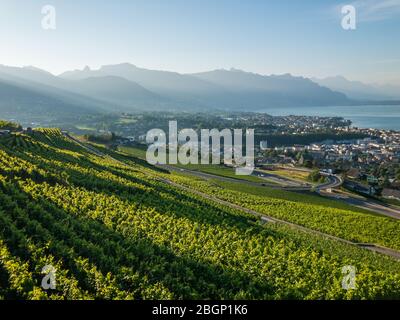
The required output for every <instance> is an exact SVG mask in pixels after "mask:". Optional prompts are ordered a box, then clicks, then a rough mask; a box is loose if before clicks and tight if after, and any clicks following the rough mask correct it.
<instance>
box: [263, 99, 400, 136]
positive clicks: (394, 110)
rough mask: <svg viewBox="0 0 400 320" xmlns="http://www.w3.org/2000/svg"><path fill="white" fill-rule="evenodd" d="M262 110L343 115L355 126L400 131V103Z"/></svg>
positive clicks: (264, 110) (268, 109) (274, 113)
mask: <svg viewBox="0 0 400 320" xmlns="http://www.w3.org/2000/svg"><path fill="white" fill-rule="evenodd" d="M261 112H265V113H268V114H270V115H273V116H287V115H303V116H321V117H343V118H345V119H349V120H351V121H352V122H353V126H355V127H360V128H377V129H392V130H399V131H400V105H396V106H331V107H293V108H267V109H263V110H262V111H261Z"/></svg>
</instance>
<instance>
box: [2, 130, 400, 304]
mask: <svg viewBox="0 0 400 320" xmlns="http://www.w3.org/2000/svg"><path fill="white" fill-rule="evenodd" d="M99 149H101V151H102V152H103V153H104V154H105V155H104V156H99V155H95V154H92V153H91V152H89V151H88V150H87V149H85V148H83V147H82V146H81V145H79V144H76V143H75V142H74V141H72V140H69V139H68V138H66V137H64V136H63V135H62V134H61V132H60V131H59V130H57V129H43V130H36V131H35V132H34V133H33V134H32V135H24V134H19V135H12V136H11V137H7V138H4V139H0V156H1V157H0V161H1V167H0V271H1V272H0V275H1V276H0V297H1V298H3V299H382V298H391V299H394V298H397V299H398V298H399V297H400V266H399V263H398V261H395V260H393V259H392V258H389V257H386V256H383V255H379V254H374V253H372V252H370V251H367V250H364V249H360V248H357V247H354V246H350V245H346V244H342V243H341V242H337V241H333V240H329V239H326V238H325V237H322V236H318V235H315V234H310V233H306V232H302V231H298V230H295V229H292V228H288V227H286V226H285V225H280V224H262V223H261V221H260V220H259V219H258V218H256V217H254V216H252V215H250V214H248V213H246V212H244V211H242V210H238V209H233V208H231V207H229V206H225V205H222V204H219V203H217V202H215V201H213V200H212V199H207V198H205V197H203V196H201V195H198V194H196V193H194V192H193V191H188V190H184V189H182V188H181V187H176V186H172V185H171V184H169V183H167V182H166V179H169V180H171V181H175V182H176V183H179V184H180V185H187V186H190V188H194V189H196V190H201V191H202V192H204V193H209V194H212V195H213V196H217V197H221V198H224V199H227V200H229V201H230V202H232V203H240V204H241V205H243V206H246V207H254V208H256V209H257V210H259V211H265V212H267V213H268V214H271V215H274V216H279V217H282V218H285V219H287V220H291V219H295V220H300V221H299V222H301V223H302V224H304V225H309V226H311V227H312V228H315V229H321V228H323V229H327V230H326V231H327V232H331V233H332V234H338V233H339V234H340V235H342V236H343V237H347V238H354V239H356V238H358V237H365V238H368V240H371V241H372V240H374V241H375V240H376V241H379V242H380V243H383V244H386V245H388V246H392V247H394V248H398V247H399V241H400V240H399V237H398V234H399V233H398V228H399V227H398V226H399V223H398V222H394V221H392V220H390V219H378V218H377V217H374V216H371V215H367V214H364V213H360V212H356V211H351V210H350V208H349V209H348V210H345V209H339V208H334V207H330V206H325V205H319V204H316V203H308V202H302V201H301V200H302V199H301V198H299V199H298V200H297V201H295V200H294V198H292V197H297V195H293V194H290V195H288V196H287V197H288V198H287V199H284V197H285V196H283V195H281V196H278V194H273V192H272V191H271V190H269V191H268V192H271V193H270V196H268V193H266V194H263V195H262V196H260V195H255V194H251V192H244V191H243V190H242V191H235V190H232V189H234V188H235V187H232V186H230V187H229V188H223V187H222V186H216V185H215V182H212V181H211V182H204V181H201V180H195V179H193V177H191V178H187V177H185V176H182V175H178V174H169V173H166V172H163V171H162V170H159V169H156V168H154V167H152V166H150V165H146V164H145V163H144V162H143V160H142V161H138V159H137V158H135V157H129V156H127V155H125V154H122V153H116V152H113V151H111V150H107V149H105V148H102V147H99ZM252 192H254V193H256V192H259V191H258V190H257V191H254V190H253V191H252ZM266 192H267V191H266ZM278 197H281V198H278ZM310 199H311V198H310ZM313 199H314V198H313ZM315 201H317V200H315ZM319 217H320V218H319ZM328 218H329V219H328ZM339 221H340V223H339ZM343 222H344V224H343ZM336 223H337V225H336ZM45 265H51V266H53V267H54V268H55V269H56V272H57V273H56V275H57V286H56V289H55V290H51V291H45V290H43V289H42V288H41V285H40V284H41V279H42V278H43V274H42V272H41V271H42V268H43V267H44V266H45ZM346 265H351V266H354V267H355V268H356V270H357V278H356V289H353V290H345V289H343V288H342V280H343V274H342V267H343V266H346Z"/></svg>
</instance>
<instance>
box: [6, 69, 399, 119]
mask: <svg viewBox="0 0 400 320" xmlns="http://www.w3.org/2000/svg"><path fill="white" fill-rule="evenodd" d="M385 90H386V91H385ZM392 91H393V92H395V90H394V89H393V90H392ZM389 92H390V90H388V88H380V89H379V88H375V87H374V89H373V88H371V86H370V85H365V84H363V83H359V82H351V81H348V80H346V79H345V78H343V77H334V78H326V79H309V78H304V77H295V76H292V75H290V74H284V75H269V76H267V75H260V74H256V73H250V72H245V71H241V70H237V69H230V70H224V69H220V70H214V71H209V72H202V73H195V74H180V73H176V72H170V71H159V70H149V69H144V68H139V67H137V66H135V65H133V64H129V63H123V64H116V65H106V66H102V67H101V68H99V69H97V70H92V69H90V68H89V67H86V68H84V69H83V70H74V71H68V72H65V73H63V74H61V75H58V76H55V75H53V74H51V73H49V72H47V71H44V70H41V69H38V68H35V67H22V68H19V67H10V66H3V65H0V116H2V117H8V118H10V117H13V118H17V119H18V118H19V117H21V115H25V116H29V115H30V114H35V115H38V114H39V115H43V116H48V115H52V116H59V117H67V116H76V115H80V114H92V113H110V112H136V111H156V110H162V111H178V110H183V111H213V110H229V111H238V110H240V111H260V110H265V109H267V108H268V107H282V108H284V107H294V106H296V107H302V106H321V107H322V106H328V105H349V104H357V101H356V100H360V101H363V102H365V101H369V100H374V99H378V100H379V99H381V100H390V99H395V98H398V95H397V96H396V95H391V94H390V93H389Z"/></svg>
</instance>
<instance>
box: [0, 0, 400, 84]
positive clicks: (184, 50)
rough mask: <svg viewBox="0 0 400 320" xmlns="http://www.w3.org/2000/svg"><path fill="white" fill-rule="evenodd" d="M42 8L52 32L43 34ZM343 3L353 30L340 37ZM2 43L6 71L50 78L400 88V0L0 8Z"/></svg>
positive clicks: (119, 2) (74, 0)
mask: <svg viewBox="0 0 400 320" xmlns="http://www.w3.org/2000/svg"><path fill="white" fill-rule="evenodd" d="M46 4H50V5H54V6H55V8H56V10H57V11H56V12H57V29H56V30H52V31H49V30H47V31H46V30H43V29H42V28H41V19H42V14H41V9H42V6H43V5H46ZM343 4H354V5H355V7H356V9H357V18H358V21H357V22H358V24H357V29H356V30H353V31H345V30H343V29H342V27H341V18H342V15H341V12H340V8H341V6H342V5H343ZM0 42H1V50H0V64H6V65H17V66H21V65H34V66H37V67H40V68H44V69H47V70H49V71H51V72H53V73H60V72H62V71H65V70H68V69H77V68H82V67H84V66H85V65H89V66H90V67H92V68H96V67H99V66H100V65H103V64H112V63H120V62H131V63H133V64H135V65H137V66H141V67H146V68H152V69H163V70H173V71H177V72H197V71H205V70H209V69H216V68H231V67H235V68H238V69H244V70H247V71H252V72H258V73H262V74H271V73H278V74H282V73H292V74H295V75H304V76H318V77H322V76H330V75H337V74H341V75H344V76H346V77H348V78H350V79H354V80H363V81H366V82H388V83H397V84H399V83H400V0H364V1H362V0H356V1H354V0H350V1H347V2H346V1H335V0H320V1H311V0H309V1H294V0H283V1H282V0H279V1H278V0H277V1H267V0H260V1H257V0H253V1H252V0H248V1H244V0H240V1H239V0H112V1H111V0H110V1H105V0H68V1H67V0H47V1H41V0H29V1H26V0H1V1H0Z"/></svg>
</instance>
